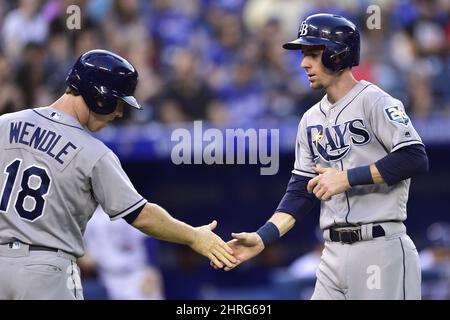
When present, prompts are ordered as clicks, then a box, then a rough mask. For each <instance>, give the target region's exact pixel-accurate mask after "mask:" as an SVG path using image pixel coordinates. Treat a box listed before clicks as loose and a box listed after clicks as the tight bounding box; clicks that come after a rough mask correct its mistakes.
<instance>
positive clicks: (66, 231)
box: [0, 107, 146, 257]
mask: <svg viewBox="0 0 450 320" xmlns="http://www.w3.org/2000/svg"><path fill="white" fill-rule="evenodd" d="M0 132H2V135H1V137H0V150H1V152H0V188H1V189H0V192H1V193H0V243H8V242H10V241H11V240H12V239H18V240H20V241H22V242H24V243H27V244H33V245H40V246H46V247H51V248H57V249H60V250H64V251H66V252H68V253H71V254H73V255H75V256H78V257H79V256H82V255H83V254H84V249H83V233H84V230H85V227H86V223H87V221H88V220H89V219H90V218H91V216H92V214H93V212H94V211H95V209H96V207H97V205H98V204H100V205H101V206H102V208H103V209H104V211H105V212H106V213H107V214H108V215H109V217H110V219H111V220H115V219H118V218H121V217H124V216H125V215H127V214H129V213H131V212H132V211H134V210H136V209H137V208H139V207H140V206H142V205H143V204H145V203H146V200H145V199H144V198H143V197H142V196H141V195H140V194H139V193H138V192H137V191H136V190H135V188H134V187H133V185H132V184H131V182H130V180H129V179H128V177H127V175H126V174H125V172H124V171H123V169H122V167H121V165H120V162H119V160H118V159H117V157H116V156H115V155H114V153H113V152H112V151H111V150H110V149H108V148H107V147H106V146H105V145H104V144H103V143H102V142H101V141H99V140H98V139H96V138H94V137H92V136H91V135H90V134H89V133H88V132H86V131H85V130H84V129H83V127H82V126H81V125H80V123H79V122H78V121H77V120H76V119H74V118H73V117H71V116H69V115H67V114H64V113H62V112H59V111H57V110H55V109H53V108H51V107H43V108H36V109H32V110H31V109H30V110H24V111H20V112H16V113H11V114H6V115H3V116H1V117H0Z"/></svg>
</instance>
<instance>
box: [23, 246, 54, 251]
mask: <svg viewBox="0 0 450 320" xmlns="http://www.w3.org/2000/svg"><path fill="white" fill-rule="evenodd" d="M28 248H29V249H28V250H30V251H51V252H58V249H55V248H50V247H44V246H34V245H31V246H28Z"/></svg>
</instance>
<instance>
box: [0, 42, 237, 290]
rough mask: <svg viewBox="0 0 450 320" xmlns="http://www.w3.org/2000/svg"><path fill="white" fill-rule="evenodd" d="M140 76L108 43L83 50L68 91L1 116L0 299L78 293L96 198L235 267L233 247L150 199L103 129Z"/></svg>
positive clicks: (113, 214) (149, 230)
mask: <svg viewBox="0 0 450 320" xmlns="http://www.w3.org/2000/svg"><path fill="white" fill-rule="evenodd" d="M137 79H138V73H137V71H136V70H135V68H134V67H133V66H132V65H131V64H130V63H129V62H128V61H127V60H125V59H124V58H122V57H120V56H118V55H116V54H114V53H112V52H109V51H104V50H93V51H89V52H87V53H85V54H83V55H82V56H81V57H80V58H79V59H78V60H77V61H76V63H75V65H74V66H73V68H72V70H71V72H70V74H69V76H68V77H67V80H66V82H67V90H66V93H65V94H64V95H63V96H61V98H60V99H58V100H57V101H56V102H54V103H53V104H52V105H51V106H49V107H41V108H36V109H29V110H24V111H20V112H16V113H11V114H5V115H3V116H1V117H0V132H2V135H1V136H0V150H1V152H0V188H1V189H0V269H1V270H2V272H1V274H0V299H82V298H83V294H82V288H81V285H80V279H79V269H78V267H77V265H76V263H75V259H76V258H77V257H80V256H82V255H83V252H84V249H83V239H82V237H83V233H84V231H85V228H86V223H87V222H88V220H89V219H90V218H91V216H92V214H93V213H94V211H95V209H96V207H97V205H98V204H100V205H101V207H102V208H103V209H104V211H105V212H106V213H107V214H108V215H109V218H110V219H111V220H116V219H120V218H123V219H125V220H126V221H127V222H128V223H129V224H131V225H132V226H133V227H135V228H137V229H139V230H140V231H142V232H144V233H146V234H148V235H151V236H153V237H155V238H157V239H161V240H166V241H170V242H175V243H180V244H186V245H189V246H190V247H191V248H192V249H193V250H195V251H196V252H198V253H200V254H202V255H204V256H206V257H208V258H209V259H210V260H211V261H212V262H213V263H214V264H215V265H216V266H217V267H220V268H221V267H223V266H224V265H226V266H229V267H232V266H233V262H234V261H235V258H234V257H233V256H232V253H233V252H232V250H231V249H230V248H229V247H228V246H227V245H226V243H225V242H223V241H222V240H221V239H220V238H219V237H218V236H217V235H215V234H214V233H213V232H212V231H211V230H213V229H214V228H215V226H216V225H217V222H216V221H213V222H212V223H210V224H209V225H205V226H201V227H197V228H194V227H192V226H190V225H188V224H185V223H183V222H181V221H179V220H176V219H175V218H173V217H172V216H171V215H169V214H168V213H167V212H166V211H165V210H164V209H163V208H161V207H160V206H158V205H156V204H153V203H149V202H147V200H146V199H144V198H143V197H142V196H141V195H140V194H139V193H138V192H137V191H136V190H135V188H134V187H133V185H132V183H131V182H130V180H129V179H128V177H127V175H126V174H125V172H124V171H123V169H122V167H121V165H120V162H119V160H118V158H117V157H116V156H115V155H114V153H113V152H112V151H111V150H110V149H108V148H107V147H106V146H105V145H104V144H103V143H102V142H101V141H99V140H97V139H95V138H94V137H92V136H91V135H90V134H89V133H88V131H87V130H89V131H93V132H95V131H98V130H100V129H101V128H103V127H105V126H106V125H107V124H108V123H109V122H110V121H112V120H114V118H116V117H121V116H122V113H123V108H124V106H125V105H128V106H130V107H133V108H136V109H140V108H141V107H140V105H139V103H138V102H137V101H136V99H135V98H134V97H133V94H134V90H135V88H136V84H137Z"/></svg>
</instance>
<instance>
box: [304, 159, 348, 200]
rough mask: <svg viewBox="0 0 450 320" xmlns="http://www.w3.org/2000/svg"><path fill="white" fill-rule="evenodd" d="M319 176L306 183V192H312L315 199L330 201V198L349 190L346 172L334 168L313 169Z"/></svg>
mask: <svg viewBox="0 0 450 320" xmlns="http://www.w3.org/2000/svg"><path fill="white" fill-rule="evenodd" d="M313 170H314V172H316V173H318V174H319V175H318V176H317V177H315V178H313V179H311V180H309V182H308V186H307V189H308V192H309V193H311V192H313V193H314V195H315V196H316V198H317V199H319V200H322V201H327V200H330V199H331V197H332V196H334V195H335V194H338V193H342V192H345V191H347V190H348V189H350V184H349V182H348V178H347V171H339V170H336V169H334V168H318V167H316V168H313Z"/></svg>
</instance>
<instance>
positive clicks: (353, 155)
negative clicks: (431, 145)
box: [292, 81, 422, 229]
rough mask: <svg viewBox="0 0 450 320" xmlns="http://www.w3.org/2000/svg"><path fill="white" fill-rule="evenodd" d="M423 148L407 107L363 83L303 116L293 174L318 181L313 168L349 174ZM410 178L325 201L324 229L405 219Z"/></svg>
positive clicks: (336, 196)
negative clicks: (413, 147)
mask: <svg viewBox="0 0 450 320" xmlns="http://www.w3.org/2000/svg"><path fill="white" fill-rule="evenodd" d="M412 144H422V141H421V139H420V137H419V135H418V134H417V132H416V130H415V129H414V127H413V125H412V123H411V121H410V119H409V118H408V116H407V115H406V113H405V110H404V107H403V104H402V103H401V102H400V101H399V100H397V99H394V98H392V97H391V96H390V95H389V94H387V93H386V92H384V91H383V90H381V89H380V88H378V87H377V86H376V85H374V84H371V83H370V82H367V81H360V82H359V83H358V84H356V85H355V86H354V87H353V88H352V90H351V91H350V92H349V93H348V94H346V95H345V96H344V97H343V98H342V99H340V100H339V101H337V102H336V103H335V104H333V105H331V104H330V103H329V101H328V99H327V97H326V96H325V97H323V99H322V100H321V101H320V102H318V103H317V104H316V105H314V106H313V107H312V108H311V109H309V110H308V111H307V112H306V113H305V114H304V115H303V117H302V119H301V121H300V124H299V127H298V134H297V142H296V151H295V154H296V159H295V164H294V170H293V171H292V172H293V173H294V174H298V175H301V176H305V177H315V176H316V174H315V173H314V171H313V169H312V168H313V167H332V168H336V169H338V170H347V169H351V168H354V167H359V166H364V165H369V164H371V163H374V162H376V161H377V160H379V159H381V158H383V157H384V156H386V155H387V154H388V153H390V152H393V151H395V150H397V149H399V148H402V147H404V146H407V145H412ZM409 185H410V179H407V180H403V181H401V182H399V183H397V184H395V185H393V186H388V185H387V184H381V185H368V186H355V187H352V188H351V189H350V190H348V191H347V192H345V193H341V194H337V195H334V196H333V197H332V199H331V200H329V201H322V203H321V214H320V227H321V228H322V229H326V228H329V227H331V226H339V225H349V224H358V225H359V224H366V223H376V222H381V221H392V220H396V221H404V220H405V219H406V202H407V200H408V191H409Z"/></svg>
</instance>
